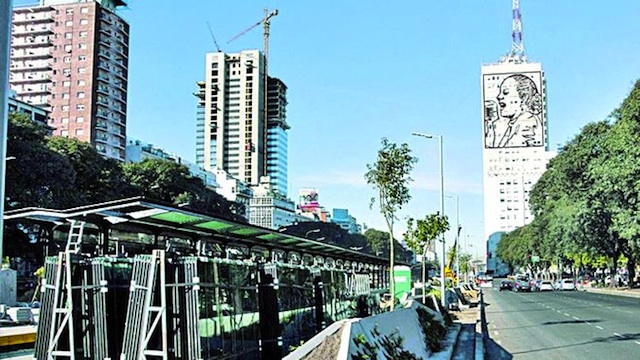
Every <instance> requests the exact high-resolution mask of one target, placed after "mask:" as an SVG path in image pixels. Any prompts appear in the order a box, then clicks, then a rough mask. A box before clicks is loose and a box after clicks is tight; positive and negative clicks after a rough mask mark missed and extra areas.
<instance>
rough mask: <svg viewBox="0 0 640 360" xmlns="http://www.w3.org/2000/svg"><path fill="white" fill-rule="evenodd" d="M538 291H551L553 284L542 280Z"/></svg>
mask: <svg viewBox="0 0 640 360" xmlns="http://www.w3.org/2000/svg"><path fill="white" fill-rule="evenodd" d="M538 291H553V284H552V283H551V281H549V280H543V281H541V282H540V285H539V288H538Z"/></svg>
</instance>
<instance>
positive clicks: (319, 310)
mask: <svg viewBox="0 0 640 360" xmlns="http://www.w3.org/2000/svg"><path fill="white" fill-rule="evenodd" d="M313 293H314V294H313V295H314V299H315V312H316V332H320V331H322V330H323V329H324V328H325V326H326V322H325V320H324V285H323V283H322V277H321V276H316V277H315V278H314V279H313Z"/></svg>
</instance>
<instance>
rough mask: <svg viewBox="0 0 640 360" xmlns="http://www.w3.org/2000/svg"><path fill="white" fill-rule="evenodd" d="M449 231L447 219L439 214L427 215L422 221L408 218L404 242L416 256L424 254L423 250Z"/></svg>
mask: <svg viewBox="0 0 640 360" xmlns="http://www.w3.org/2000/svg"><path fill="white" fill-rule="evenodd" d="M448 230H449V219H448V218H447V216H442V215H440V213H435V214H428V215H427V216H425V218H424V219H417V220H416V219H413V218H409V220H408V221H407V231H406V232H405V234H404V235H405V241H406V242H407V245H408V246H409V248H411V249H412V250H413V251H415V253H416V254H419V255H422V254H424V250H425V249H426V248H428V247H430V246H431V245H433V242H434V241H435V240H436V239H437V238H438V237H439V236H441V235H442V234H444V233H445V232H447V231H448Z"/></svg>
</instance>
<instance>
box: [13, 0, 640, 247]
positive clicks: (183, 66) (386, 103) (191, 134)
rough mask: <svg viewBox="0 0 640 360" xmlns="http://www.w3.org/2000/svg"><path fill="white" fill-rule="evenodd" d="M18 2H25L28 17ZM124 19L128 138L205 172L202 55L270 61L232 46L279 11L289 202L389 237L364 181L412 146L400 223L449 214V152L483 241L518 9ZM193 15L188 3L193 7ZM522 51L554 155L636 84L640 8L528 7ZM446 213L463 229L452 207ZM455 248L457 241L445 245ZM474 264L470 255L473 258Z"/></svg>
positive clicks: (277, 68) (215, 11)
mask: <svg viewBox="0 0 640 360" xmlns="http://www.w3.org/2000/svg"><path fill="white" fill-rule="evenodd" d="M32 2H33V1H25V0H16V1H14V4H16V5H18V4H24V3H32ZM128 3H129V6H128V8H127V9H124V10H123V11H121V14H122V16H123V17H124V18H126V19H127V20H128V21H129V23H130V25H131V44H130V73H129V97H128V102H129V105H128V106H129V109H128V114H129V115H128V136H131V137H135V138H140V139H142V140H144V141H147V142H151V143H153V144H155V145H157V146H160V147H162V148H165V149H166V150H168V151H171V152H175V153H177V154H179V155H181V156H183V157H184V158H186V159H188V160H191V161H193V160H194V159H195V105H196V99H195V97H194V96H193V95H192V93H193V92H194V91H195V89H196V86H195V82H196V81H198V80H202V79H203V78H204V72H205V71H204V60H205V53H206V52H211V51H215V46H214V44H213V41H212V39H211V36H210V34H209V30H208V29H207V25H206V22H207V21H208V22H209V23H210V24H211V26H212V28H213V31H214V34H215V36H216V38H217V40H218V43H219V44H220V46H221V47H222V50H223V51H226V52H235V51H239V50H243V49H250V48H259V49H261V48H262V29H261V27H258V28H256V29H253V30H252V31H251V32H249V33H247V34H245V35H244V36H242V37H241V38H239V39H237V40H236V41H234V42H232V43H231V44H227V40H229V39H231V38H232V37H233V36H234V35H236V34H237V33H239V32H241V31H242V30H244V29H245V28H248V27H249V26H251V25H252V24H254V23H255V22H257V21H258V20H260V19H261V17H262V16H263V8H265V7H268V8H277V9H278V10H279V12H280V14H279V15H278V16H277V17H276V18H274V19H273V20H272V22H271V37H270V69H269V70H270V71H269V72H270V74H271V75H272V76H276V77H279V78H281V79H282V80H283V81H284V82H285V83H286V84H287V86H288V87H289V92H288V100H289V107H288V109H287V112H288V122H289V124H290V125H291V130H290V132H289V183H290V185H289V196H290V197H291V198H292V199H297V193H298V190H299V189H300V188H304V187H313V188H317V189H318V190H319V193H320V202H321V204H322V205H323V206H324V207H326V208H327V209H328V210H331V209H333V208H348V209H349V211H350V213H351V214H352V215H353V216H355V217H356V218H357V219H358V221H359V222H361V223H362V222H364V223H366V224H367V226H368V227H373V228H377V229H380V230H385V229H386V226H385V224H384V220H383V218H382V217H381V216H380V215H379V213H378V211H377V210H375V208H374V210H370V209H369V199H370V198H371V197H372V196H374V195H375V193H374V191H373V190H372V189H370V188H369V187H368V186H367V185H366V183H365V181H364V178H363V174H364V173H365V172H366V164H370V163H372V162H373V161H374V160H375V157H376V153H377V150H378V149H379V148H380V139H381V138H382V137H387V138H388V139H389V140H391V141H393V142H396V143H405V142H406V143H408V144H409V145H410V147H411V148H412V149H413V150H414V151H415V155H417V157H418V158H419V163H418V164H417V166H416V168H415V170H414V173H413V177H414V179H415V181H414V182H413V183H412V185H411V194H412V196H413V198H412V200H411V202H410V203H409V204H408V205H407V206H406V207H405V208H404V209H403V210H402V211H401V213H400V214H399V216H400V218H401V219H400V221H399V223H398V224H397V226H396V229H395V233H396V235H397V236H398V237H400V234H401V233H402V232H403V230H404V229H405V220H404V217H406V216H414V217H420V218H422V217H424V216H425V215H426V214H427V213H432V212H435V211H437V210H438V209H439V192H438V191H439V173H438V161H437V160H438V146H437V142H436V141H429V140H427V139H423V138H416V137H412V136H411V132H414V131H416V132H428V133H434V134H442V135H443V137H444V147H445V151H444V154H445V156H444V167H445V189H446V192H447V193H449V194H457V195H459V198H460V222H461V223H462V225H463V229H464V230H463V235H464V238H468V239H469V241H470V242H471V243H472V244H474V247H475V248H480V250H479V254H480V255H481V254H482V253H483V252H484V241H483V239H482V234H483V229H482V226H483V225H482V218H483V208H482V152H481V150H482V144H481V140H482V135H481V134H482V126H481V124H482V122H481V101H480V66H481V64H482V63H486V62H494V61H497V60H498V58H499V57H500V56H501V55H503V54H505V53H506V52H507V51H508V50H509V49H510V45H511V1H509V0H491V1H475V0H473V1H472V0H466V1H465V0H461V1H418V0H415V1H394V2H390V1H371V0H370V1H364V0H360V1H334V0H330V1H299V0H287V1H274V0H269V1H267V0H260V1H258V0H255V1H210V0H188V1H180V2H178V1H166V0H161V1H142V0H129V1H128ZM187 4H188V5H187ZM521 9H522V14H523V15H522V17H523V24H524V25H523V28H524V44H525V49H526V53H527V55H528V56H529V58H530V59H531V60H534V61H540V62H542V65H543V68H544V69H545V72H546V79H547V90H548V114H549V117H548V120H549V134H550V144H551V147H552V148H556V147H557V145H558V144H563V143H565V142H566V141H567V140H569V139H570V138H572V137H573V136H574V135H575V134H577V133H578V132H579V131H580V129H581V128H582V127H583V126H584V125H585V124H586V123H588V122H591V121H596V120H600V119H603V118H604V117H606V116H607V114H609V113H610V112H611V111H612V110H613V109H614V108H615V107H617V106H618V105H619V104H620V102H621V101H622V100H623V99H624V97H625V96H626V95H627V93H628V91H629V90H630V88H631V86H632V84H633V82H634V81H635V80H636V79H638V78H639V77H640V61H638V59H640V50H639V49H640V46H639V42H640V40H639V39H640V22H639V21H637V19H638V14H640V1H637V0H619V1H615V2H610V1H602V0H600V1H595V0H582V1H557V0H522V1H521ZM446 212H447V213H449V214H450V215H452V220H453V221H455V201H454V200H453V199H447V202H446ZM449 242H451V241H449ZM470 251H471V252H472V253H474V252H475V249H471V250H470Z"/></svg>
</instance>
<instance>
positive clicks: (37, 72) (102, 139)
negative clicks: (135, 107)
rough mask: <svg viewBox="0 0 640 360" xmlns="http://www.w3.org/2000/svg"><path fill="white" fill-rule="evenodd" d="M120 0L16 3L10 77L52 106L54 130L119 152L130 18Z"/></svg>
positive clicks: (22, 94)
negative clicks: (123, 12) (124, 15)
mask: <svg viewBox="0 0 640 360" xmlns="http://www.w3.org/2000/svg"><path fill="white" fill-rule="evenodd" d="M124 5H126V4H125V2H124V1H122V0H94V1H91V0H41V1H40V4H39V5H37V6H27V7H16V8H14V11H13V27H12V39H11V65H10V78H9V83H10V86H11V88H12V89H13V90H15V91H16V93H17V96H16V98H17V99H19V100H21V101H24V102H26V103H29V104H33V105H36V106H40V107H43V108H44V109H46V110H47V111H49V112H50V119H49V125H50V126H52V127H53V128H55V130H54V133H53V134H54V135H58V136H68V137H73V138H77V139H79V140H81V141H86V142H89V143H91V144H92V145H93V146H95V148H96V150H98V152H99V153H101V154H103V155H104V156H106V157H110V158H114V159H118V160H124V159H125V149H126V124H127V77H128V62H129V60H128V56H129V25H128V24H127V22H126V21H124V20H123V19H122V18H121V17H120V16H119V15H117V14H116V10H117V8H118V7H120V6H124Z"/></svg>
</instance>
